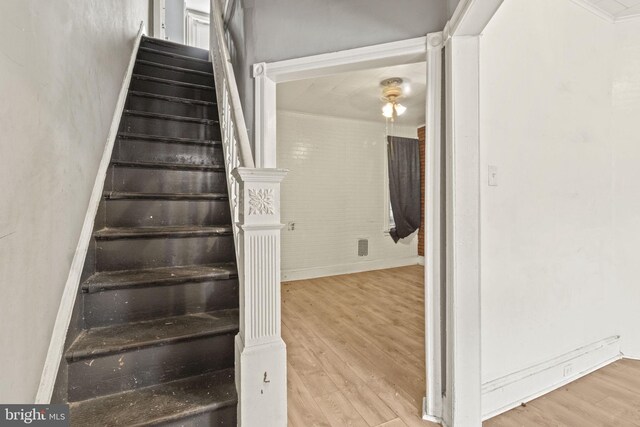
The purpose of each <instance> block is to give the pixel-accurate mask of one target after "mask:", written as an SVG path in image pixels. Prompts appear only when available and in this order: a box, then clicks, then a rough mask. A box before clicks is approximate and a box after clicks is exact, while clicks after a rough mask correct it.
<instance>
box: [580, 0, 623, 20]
mask: <svg viewBox="0 0 640 427" xmlns="http://www.w3.org/2000/svg"><path fill="white" fill-rule="evenodd" d="M571 1H572V2H574V3H575V4H577V5H578V6H580V7H582V8H583V9H586V10H588V11H589V12H591V13H593V14H594V15H596V16H597V17H599V18H601V19H604V20H605V21H607V22H609V23H610V24H613V23H615V22H616V17H615V16H613V15H612V14H610V13H608V12H605V11H604V10H602V9H600V8H599V7H597V6H595V5H594V4H592V3H590V2H589V1H587V0H571Z"/></svg>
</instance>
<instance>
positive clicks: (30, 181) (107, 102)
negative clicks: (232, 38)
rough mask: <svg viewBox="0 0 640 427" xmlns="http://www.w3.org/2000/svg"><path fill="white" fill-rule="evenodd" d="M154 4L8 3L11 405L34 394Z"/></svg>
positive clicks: (6, 361)
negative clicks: (138, 40) (125, 83)
mask: <svg viewBox="0 0 640 427" xmlns="http://www.w3.org/2000/svg"><path fill="white" fill-rule="evenodd" d="M148 14H149V8H148V0H136V1H133V0H128V1H121V0H91V1H89V0H73V1H71V0H64V1H63V0H55V1H41V0H4V1H2V2H0V94H2V95H1V98H2V102H0V129H1V130H2V132H1V135H0V200H2V202H0V290H1V292H2V295H3V297H2V298H1V299H0V348H2V351H0V402H3V403H14V402H15V403H18V402H22V403H27V402H32V401H33V399H34V397H35V393H36V390H37V387H38V382H39V380H40V374H41V372H42V367H43V364H44V360H45V357H46V352H47V348H48V345H49V340H50V337H51V332H52V329H53V324H54V321H55V318H56V313H57V310H58V306H59V303H60V297H61V295H62V290H63V287H64V284H65V281H66V278H67V275H68V273H69V267H70V265H71V259H72V257H73V254H74V250H75V247H76V245H77V243H78V237H79V234H80V229H81V227H82V223H83V220H84V216H85V212H86V210H87V204H88V201H89V195H90V193H91V189H92V187H93V182H94V179H95V176H96V172H97V168H98V163H99V162H100V157H101V155H102V151H103V149H104V144H105V143H106V138H107V132H108V130H109V125H110V123H111V119H112V116H113V112H114V108H115V104H116V98H117V96H118V92H119V90H120V86H121V83H122V79H123V77H124V73H125V70H126V66H127V64H128V61H129V57H130V54H131V49H132V48H133V41H134V39H135V35H136V33H137V32H138V28H139V26H140V22H141V21H143V20H144V21H147V20H148Z"/></svg>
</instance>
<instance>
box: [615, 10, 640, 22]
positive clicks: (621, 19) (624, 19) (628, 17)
mask: <svg viewBox="0 0 640 427" xmlns="http://www.w3.org/2000/svg"><path fill="white" fill-rule="evenodd" d="M639 18H640V12H637V13H634V14H631V15H622V16H618V17H617V18H616V20H615V22H616V24H617V23H619V22H629V21H633V20H636V19H639Z"/></svg>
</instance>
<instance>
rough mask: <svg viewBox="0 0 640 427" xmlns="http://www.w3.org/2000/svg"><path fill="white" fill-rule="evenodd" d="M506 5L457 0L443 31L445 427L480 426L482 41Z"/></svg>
mask: <svg viewBox="0 0 640 427" xmlns="http://www.w3.org/2000/svg"><path fill="white" fill-rule="evenodd" d="M502 2H503V0H482V1H480V0H460V2H459V3H458V6H457V8H456V10H455V12H454V13H453V16H452V18H451V20H450V21H449V22H448V23H447V25H446V26H445V29H444V31H443V44H444V47H445V50H446V58H445V74H446V79H445V80H446V81H445V93H446V101H445V104H446V111H445V114H446V124H445V128H446V129H445V131H446V144H445V145H446V165H445V167H446V175H447V176H446V203H447V209H446V210H447V217H446V236H447V237H446V243H447V244H446V248H445V250H446V264H447V266H446V299H447V303H446V307H447V313H446V331H447V332H446V353H447V365H446V376H445V377H446V379H447V384H446V387H445V395H444V397H443V408H442V422H443V425H448V426H452V427H453V426H481V425H482V418H483V417H482V375H481V369H482V352H481V350H482V348H481V342H482V329H481V321H482V316H481V280H480V272H481V251H480V242H481V241H480V238H481V229H480V207H481V200H480V185H481V182H482V179H481V176H483V177H486V175H484V174H483V173H482V171H481V170H480V126H481V123H480V90H481V88H480V37H481V34H482V32H483V31H484V29H485V27H486V26H487V24H488V23H489V22H490V21H491V19H492V18H493V17H494V15H495V14H496V12H497V11H498V9H499V8H500V5H501V4H502Z"/></svg>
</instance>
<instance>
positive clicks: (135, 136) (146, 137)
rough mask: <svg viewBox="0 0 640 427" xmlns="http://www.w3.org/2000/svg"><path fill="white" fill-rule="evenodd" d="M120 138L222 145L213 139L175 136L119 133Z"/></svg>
mask: <svg viewBox="0 0 640 427" xmlns="http://www.w3.org/2000/svg"><path fill="white" fill-rule="evenodd" d="M118 138H120V139H135V140H142V141H157V142H166V143H176V144H194V145H222V141H214V140H211V139H192V138H178V137H173V136H162V135H147V134H141V133H129V132H120V133H118Z"/></svg>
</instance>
